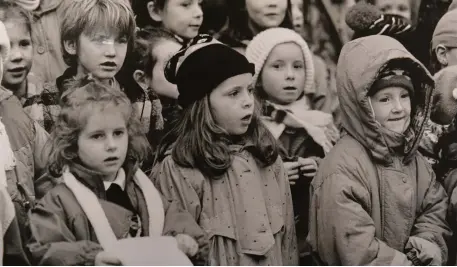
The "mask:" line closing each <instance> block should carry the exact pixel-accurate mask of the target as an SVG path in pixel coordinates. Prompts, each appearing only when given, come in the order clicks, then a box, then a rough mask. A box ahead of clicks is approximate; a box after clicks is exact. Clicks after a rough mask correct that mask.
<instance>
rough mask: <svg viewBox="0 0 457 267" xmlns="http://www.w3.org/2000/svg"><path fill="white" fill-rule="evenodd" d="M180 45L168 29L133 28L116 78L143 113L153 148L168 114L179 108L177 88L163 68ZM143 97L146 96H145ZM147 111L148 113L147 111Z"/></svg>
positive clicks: (160, 134)
mask: <svg viewBox="0 0 457 267" xmlns="http://www.w3.org/2000/svg"><path fill="white" fill-rule="evenodd" d="M180 48H181V45H180V44H179V43H178V41H177V40H176V39H175V38H174V36H173V35H172V34H170V33H168V32H165V31H163V30H161V29H157V28H150V27H149V28H145V29H140V30H138V31H137V32H136V37H135V43H134V48H133V51H132V52H131V53H129V54H128V55H127V57H126V60H125V64H124V66H123V68H122V71H121V72H120V73H119V74H120V75H119V77H123V78H122V80H121V79H120V80H119V81H120V82H121V84H126V86H125V87H128V88H129V90H128V91H126V94H127V96H128V97H129V99H130V100H131V101H132V102H133V105H135V106H136V109H137V110H140V111H141V113H143V116H141V118H142V120H145V119H146V118H148V120H149V121H150V123H148V124H146V123H143V126H146V127H147V129H145V130H146V131H145V132H147V133H148V136H147V137H148V140H149V143H150V144H151V145H152V147H153V148H155V147H156V145H157V144H158V142H160V139H161V136H162V134H163V132H164V131H165V130H164V129H165V128H167V129H168V128H169V124H170V121H171V117H173V115H171V114H173V113H174V112H175V111H177V110H178V109H179V107H178V104H177V98H178V89H177V88H176V85H175V84H171V83H170V82H168V81H167V80H166V78H165V74H164V68H165V65H166V62H167V60H168V59H170V58H171V56H172V55H173V54H175V53H176V52H178V50H179V49H180ZM145 99H146V100H145ZM149 114H150V115H149Z"/></svg>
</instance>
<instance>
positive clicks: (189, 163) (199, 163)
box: [155, 96, 278, 179]
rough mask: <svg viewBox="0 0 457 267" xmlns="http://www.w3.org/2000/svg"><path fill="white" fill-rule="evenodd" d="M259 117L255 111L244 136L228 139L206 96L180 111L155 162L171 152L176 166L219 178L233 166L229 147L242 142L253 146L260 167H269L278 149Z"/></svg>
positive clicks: (252, 152)
mask: <svg viewBox="0 0 457 267" xmlns="http://www.w3.org/2000/svg"><path fill="white" fill-rule="evenodd" d="M258 114H259V111H258V110H255V112H254V114H253V117H252V121H251V124H250V125H249V127H248V130H247V131H246V133H245V134H244V135H242V136H240V137H239V138H238V137H233V136H230V135H229V134H228V133H227V132H226V131H225V130H224V129H222V128H221V127H220V126H218V125H217V124H216V121H215V120H214V118H213V116H212V113H211V108H210V103H209V97H208V96H205V97H204V98H203V99H200V100H198V101H196V102H194V103H193V104H191V105H189V106H188V107H186V108H185V109H184V110H183V112H182V116H181V117H180V118H179V120H178V121H177V122H176V124H175V125H174V127H173V128H172V129H171V131H170V132H168V133H167V134H166V135H165V136H164V138H163V139H162V142H161V143H160V145H159V151H158V153H157V156H156V159H155V162H159V161H161V160H162V159H163V158H164V156H165V155H166V151H167V150H169V149H172V151H171V155H172V158H173V160H174V161H175V162H176V163H177V164H178V165H180V166H183V167H186V168H196V169H198V170H200V171H201V172H202V173H203V174H204V175H205V176H207V177H209V178H211V179H218V178H219V177H220V176H221V175H222V174H224V173H225V172H226V171H227V170H228V168H229V167H230V165H231V164H232V153H231V151H230V148H229V145H230V144H233V143H237V141H241V142H251V143H252V144H253V146H252V148H249V152H250V153H251V154H252V155H253V156H254V158H256V159H257V160H258V161H259V162H260V163H261V164H262V165H263V166H270V165H272V164H273V163H274V162H275V161H276V159H277V157H278V147H277V143H276V140H275V139H274V137H273V136H272V135H271V133H270V132H269V131H268V129H267V128H266V127H265V126H264V125H263V124H262V123H261V122H260V118H259V115H258ZM235 139H236V140H235ZM175 140H176V141H175Z"/></svg>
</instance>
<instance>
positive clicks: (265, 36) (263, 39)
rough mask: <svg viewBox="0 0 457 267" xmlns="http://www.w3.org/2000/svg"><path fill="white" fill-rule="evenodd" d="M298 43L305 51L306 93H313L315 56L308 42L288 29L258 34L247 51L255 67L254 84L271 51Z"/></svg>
mask: <svg viewBox="0 0 457 267" xmlns="http://www.w3.org/2000/svg"><path fill="white" fill-rule="evenodd" d="M290 42H293V43H296V44H297V45H298V46H300V47H301V49H302V51H303V56H304V61H305V75H306V76H305V88H304V92H310V91H313V89H312V87H313V86H314V64H313V56H312V54H311V51H310V50H309V47H308V44H307V43H306V41H305V40H304V39H303V38H302V37H301V36H300V35H299V34H298V33H296V32H295V31H293V30H290V29H287V28H280V27H277V28H270V29H267V30H265V31H263V32H260V33H259V34H257V35H256V36H255V37H254V39H252V41H251V42H250V43H249V45H248V47H247V49H246V54H245V56H246V58H247V59H248V60H249V62H252V63H254V65H255V74H254V77H253V84H254V85H255V84H257V80H258V79H259V75H260V72H261V71H262V69H263V65H264V64H265V61H266V60H267V58H268V56H269V55H270V53H271V51H272V50H273V49H274V48H275V47H276V46H277V45H279V44H284V43H290Z"/></svg>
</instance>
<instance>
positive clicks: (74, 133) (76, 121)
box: [48, 78, 150, 176]
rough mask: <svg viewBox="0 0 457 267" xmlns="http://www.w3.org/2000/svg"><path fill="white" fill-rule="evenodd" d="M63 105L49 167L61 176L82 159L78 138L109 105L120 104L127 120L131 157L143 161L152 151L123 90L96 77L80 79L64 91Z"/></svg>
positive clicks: (129, 157) (53, 139)
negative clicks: (66, 168) (89, 123)
mask: <svg viewBox="0 0 457 267" xmlns="http://www.w3.org/2000/svg"><path fill="white" fill-rule="evenodd" d="M60 105H61V107H62V109H61V112H60V114H59V116H58V117H57V121H56V124H55V128H54V131H53V132H52V133H51V138H50V142H51V143H50V144H51V149H50V151H49V158H48V159H49V161H48V170H49V173H50V174H51V175H53V176H58V175H59V174H60V173H61V171H62V168H63V167H64V166H65V165H68V166H71V165H72V164H74V163H75V160H78V138H79V135H80V133H81V131H82V130H83V129H84V127H85V125H86V123H87V120H88V119H89V117H90V116H91V115H92V114H94V112H96V111H100V110H103V109H106V108H108V107H116V108H119V110H120V111H121V114H122V116H123V119H124V120H125V122H126V124H127V132H128V138H129V141H128V150H127V159H129V160H134V161H136V162H142V161H143V160H145V159H146V157H147V156H148V152H149V149H150V148H149V144H148V141H147V139H146V136H145V135H144V134H143V132H142V130H141V124H140V122H139V120H138V118H137V116H136V114H135V113H134V111H133V108H132V105H131V103H130V100H129V99H128V98H127V96H126V95H125V94H124V93H123V92H122V91H120V90H113V89H112V88H108V87H107V86H105V85H103V84H101V83H100V82H97V81H96V80H94V79H92V78H84V79H82V80H77V81H76V82H74V84H71V86H70V88H69V89H68V90H67V91H66V92H65V93H64V94H63V95H62V98H61V103H60Z"/></svg>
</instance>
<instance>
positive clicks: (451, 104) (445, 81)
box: [430, 66, 457, 265]
mask: <svg viewBox="0 0 457 267" xmlns="http://www.w3.org/2000/svg"><path fill="white" fill-rule="evenodd" d="M456 83H457V66H450V67H446V68H444V69H442V70H441V71H439V72H438V73H437V74H436V75H435V84H436V86H435V88H436V89H435V90H436V93H435V94H434V96H433V98H434V99H433V103H434V105H433V109H432V113H431V115H430V118H431V119H432V120H433V121H434V122H436V123H439V124H442V125H450V127H449V129H448V131H447V132H446V133H445V134H444V135H443V136H441V137H440V139H439V142H438V145H437V147H438V149H437V150H438V154H439V155H440V160H439V164H437V166H436V175H437V177H438V179H439V180H440V181H441V182H442V184H443V186H444V188H445V189H446V192H447V195H448V196H449V209H448V211H449V212H448V222H449V224H450V226H451V228H452V230H453V232H454V235H453V238H452V241H451V242H450V243H449V262H448V263H449V264H450V265H455V263H456V255H455V254H456V253H455V252H456V249H457V245H456V244H457V243H456V241H457V236H456V235H455V233H456V230H457V224H456V222H457V198H456V196H457V195H456V188H457V168H456V166H457V165H456V163H457V150H456V142H457V141H456V140H457V129H456V124H455V118H456V117H457V89H456V86H455V85H456ZM451 122H452V123H451Z"/></svg>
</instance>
